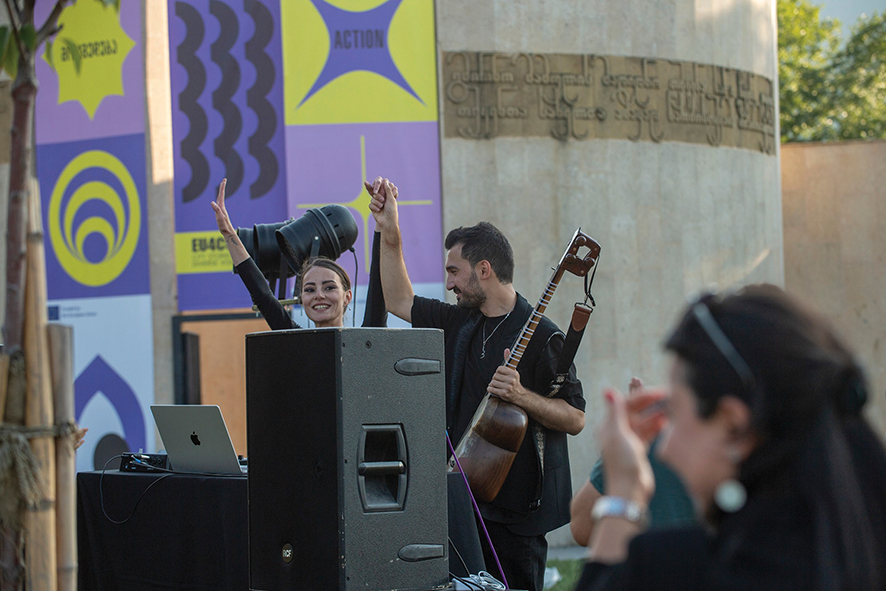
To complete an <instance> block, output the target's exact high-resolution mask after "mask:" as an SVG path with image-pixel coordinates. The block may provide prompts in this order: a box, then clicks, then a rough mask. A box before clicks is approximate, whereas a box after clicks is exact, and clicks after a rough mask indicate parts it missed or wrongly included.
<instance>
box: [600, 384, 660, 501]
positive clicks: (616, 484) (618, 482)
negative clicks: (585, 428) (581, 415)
mask: <svg viewBox="0 0 886 591" xmlns="http://www.w3.org/2000/svg"><path fill="white" fill-rule="evenodd" d="M604 397H605V399H606V404H607V408H608V410H609V413H608V415H607V417H606V419H605V422H604V423H603V425H602V427H601V428H600V431H599V433H598V436H599V440H600V447H601V448H602V450H603V469H604V474H605V478H606V494H609V495H613V496H617V497H623V498H625V499H630V500H632V501H634V502H636V503H638V504H640V505H641V506H643V507H645V506H647V505H648V504H649V499H650V498H652V493H653V492H654V491H655V479H654V477H653V475H652V466H650V465H649V459H648V458H647V456H646V453H647V451H646V444H645V443H644V442H643V441H642V440H641V439H640V437H639V436H638V435H637V433H635V432H634V429H633V428H632V427H631V424H630V421H629V411H628V408H627V402H626V400H625V398H624V397H623V396H622V395H621V394H620V393H619V392H618V391H617V390H606V391H605V392H604Z"/></svg>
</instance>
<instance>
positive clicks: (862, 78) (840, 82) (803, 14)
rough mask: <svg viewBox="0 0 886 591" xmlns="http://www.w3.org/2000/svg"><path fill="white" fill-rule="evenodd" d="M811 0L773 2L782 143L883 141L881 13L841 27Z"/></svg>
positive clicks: (885, 86)
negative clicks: (847, 29)
mask: <svg viewBox="0 0 886 591" xmlns="http://www.w3.org/2000/svg"><path fill="white" fill-rule="evenodd" d="M819 10H820V7H819V6H816V5H814V4H812V2H811V1H810V0H778V2H777V13H778V61H779V68H778V75H779V81H780V84H781V88H780V92H779V99H780V117H781V139H782V141H783V142H790V141H826V140H850V139H870V138H886V61H884V60H886V12H884V13H880V14H874V15H872V16H870V17H867V18H861V19H859V21H858V23H856V25H855V26H854V27H853V29H852V31H851V33H850V34H849V37H848V39H847V40H846V42H845V43H843V42H842V41H843V40H842V38H841V34H840V23H839V21H837V20H831V19H825V20H821V18H820V15H819Z"/></svg>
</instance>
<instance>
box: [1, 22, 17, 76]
mask: <svg viewBox="0 0 886 591" xmlns="http://www.w3.org/2000/svg"><path fill="white" fill-rule="evenodd" d="M0 31H2V33H0V34H2V37H3V41H4V42H3V44H2V45H0V50H2V51H3V55H2V57H0V68H3V70H5V71H6V73H7V74H9V76H10V77H11V78H15V76H16V74H18V56H19V52H18V41H17V40H16V37H15V34H14V33H12V32H11V31H10V29H9V27H8V26H3V27H0Z"/></svg>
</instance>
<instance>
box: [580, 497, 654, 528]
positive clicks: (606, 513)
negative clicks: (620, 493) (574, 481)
mask: <svg viewBox="0 0 886 591" xmlns="http://www.w3.org/2000/svg"><path fill="white" fill-rule="evenodd" d="M591 517H592V518H593V519H594V521H598V520H600V519H602V518H603V517H621V518H622V519H627V520H628V521H630V522H631V523H636V524H637V525H639V526H640V527H641V528H645V527H646V526H647V525H648V524H649V511H647V510H646V508H644V507H641V506H640V505H638V504H637V503H635V502H634V501H629V500H628V499H623V498H622V497H609V496H605V495H604V496H602V497H600V498H599V499H597V502H596V503H594V508H593V509H591Z"/></svg>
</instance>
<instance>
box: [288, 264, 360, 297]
mask: <svg viewBox="0 0 886 591" xmlns="http://www.w3.org/2000/svg"><path fill="white" fill-rule="evenodd" d="M314 267H323V268H324V269H329V270H330V271H334V272H335V274H336V275H338V278H339V280H340V281H341V284H342V287H344V290H345V291H348V290H349V289H351V278H350V277H348V272H347V271H345V270H344V268H342V266H341V265H339V264H338V263H336V262H335V261H333V260H332V259H327V258H326V257H314V258H312V259H308V260H307V261H305V262H304V264H302V266H301V273H299V276H298V277H299V279H298V292H299V293H301V289H302V283H303V281H304V277H305V274H307V272H308V271H310V270H311V269H313V268H314Z"/></svg>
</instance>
